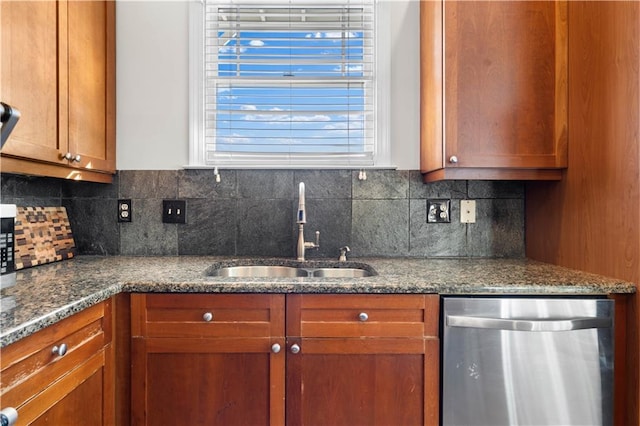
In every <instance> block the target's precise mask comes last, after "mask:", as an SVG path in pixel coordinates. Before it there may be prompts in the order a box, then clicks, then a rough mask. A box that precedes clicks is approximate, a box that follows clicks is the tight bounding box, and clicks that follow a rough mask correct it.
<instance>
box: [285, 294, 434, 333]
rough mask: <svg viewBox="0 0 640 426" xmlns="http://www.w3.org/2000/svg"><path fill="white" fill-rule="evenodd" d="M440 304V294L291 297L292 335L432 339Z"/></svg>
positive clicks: (290, 317)
mask: <svg viewBox="0 0 640 426" xmlns="http://www.w3.org/2000/svg"><path fill="white" fill-rule="evenodd" d="M438 302H439V298H438V296H437V295H346V294H340V295H291V296H289V299H288V308H289V310H288V312H287V314H288V326H289V327H290V328H289V330H290V331H289V335H295V336H300V337H324V338H329V337H394V338H398V337H414V338H423V337H433V336H437V333H438ZM298 333H299V334H298Z"/></svg>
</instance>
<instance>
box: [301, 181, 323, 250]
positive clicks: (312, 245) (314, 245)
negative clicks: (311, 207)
mask: <svg viewBox="0 0 640 426" xmlns="http://www.w3.org/2000/svg"><path fill="white" fill-rule="evenodd" d="M296 221H297V222H298V245H297V248H296V254H297V256H298V260H299V261H302V262H303V261H304V254H305V252H306V250H307V249H310V248H315V249H317V248H318V247H320V231H316V241H315V243H313V242H309V241H305V240H304V224H305V223H307V212H306V209H305V206H304V182H300V187H299V190H298V215H297V217H296Z"/></svg>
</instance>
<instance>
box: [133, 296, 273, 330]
mask: <svg viewBox="0 0 640 426" xmlns="http://www.w3.org/2000/svg"><path fill="white" fill-rule="evenodd" d="M131 315H132V333H133V336H134V337H139V336H144V337H184V338H186V337H229V338H235V337H264V336H272V335H281V334H282V330H283V328H284V295H259V294H215V295H212V294H134V295H132V296H131Z"/></svg>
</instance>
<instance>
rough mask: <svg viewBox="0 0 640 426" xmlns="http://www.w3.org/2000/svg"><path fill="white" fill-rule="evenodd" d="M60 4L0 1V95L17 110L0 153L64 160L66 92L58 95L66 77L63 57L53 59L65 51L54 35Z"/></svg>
mask: <svg viewBox="0 0 640 426" xmlns="http://www.w3.org/2000/svg"><path fill="white" fill-rule="evenodd" d="M64 10H65V4H61V5H59V4H58V3H57V2H53V1H33V2H32V1H3V2H0V43H1V51H2V61H1V72H0V100H2V101H3V102H5V103H7V104H9V105H11V106H12V107H15V108H16V109H18V110H19V111H20V113H21V117H20V121H19V122H18V125H17V126H16V127H15V129H14V131H13V133H12V134H11V137H10V138H9V140H8V141H7V144H6V145H5V146H4V147H3V148H2V153H3V154H8V155H14V156H18V157H26V158H32V159H35V160H41V161H48V162H52V161H53V162H55V161H57V162H59V163H61V164H66V160H63V159H62V157H61V156H60V153H64V152H66V149H67V135H66V131H67V127H66V126H67V124H66V114H61V111H66V98H58V82H59V81H66V78H67V77H66V73H67V63H66V60H64V57H63V58H62V60H61V61H58V56H59V53H63V52H66V50H65V49H66V46H65V44H64V42H63V40H64V38H63V37H60V38H59V37H58V30H59V29H60V28H65V27H66V15H65V14H64V13H63V12H64ZM63 35H64V33H63Z"/></svg>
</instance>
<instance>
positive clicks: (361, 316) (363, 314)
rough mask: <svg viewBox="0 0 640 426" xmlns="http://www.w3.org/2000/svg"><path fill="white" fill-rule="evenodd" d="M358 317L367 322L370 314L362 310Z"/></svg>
mask: <svg viewBox="0 0 640 426" xmlns="http://www.w3.org/2000/svg"><path fill="white" fill-rule="evenodd" d="M358 319H359V320H360V321H362V322H365V321H366V320H368V319H369V315H367V313H366V312H360V314H359V315H358Z"/></svg>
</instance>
